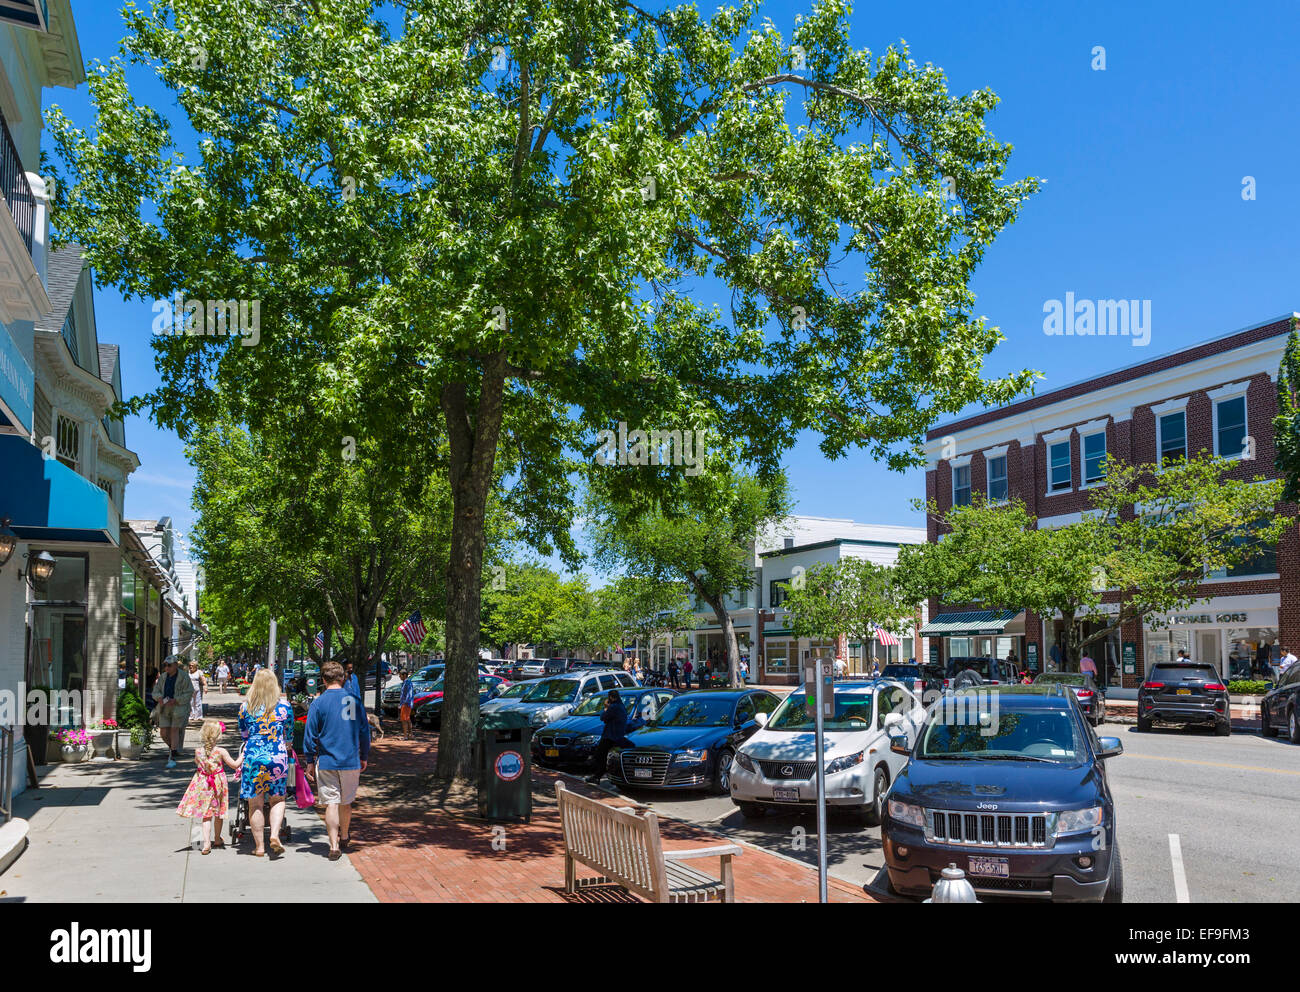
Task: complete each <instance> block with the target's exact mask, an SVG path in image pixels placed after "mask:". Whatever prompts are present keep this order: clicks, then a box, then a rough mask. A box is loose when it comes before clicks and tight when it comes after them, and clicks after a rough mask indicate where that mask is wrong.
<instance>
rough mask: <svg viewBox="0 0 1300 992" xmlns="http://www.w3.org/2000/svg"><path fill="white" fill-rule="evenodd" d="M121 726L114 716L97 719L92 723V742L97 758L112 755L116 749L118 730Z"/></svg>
mask: <svg viewBox="0 0 1300 992" xmlns="http://www.w3.org/2000/svg"><path fill="white" fill-rule="evenodd" d="M119 729H120V728H119V727H118V725H117V721H116V720H114V719H112V718H107V717H106V718H103V719H99V720H96V721H95V722H94V723H92V724H91V725H90V743H91V744H92V745H94V748H95V757H96V758H108V757H112V753H111V752H113V751H114V750H116V745H117V732H118V730H119Z"/></svg>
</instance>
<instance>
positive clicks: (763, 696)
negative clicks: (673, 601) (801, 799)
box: [749, 667, 1300, 716]
mask: <svg viewBox="0 0 1300 992" xmlns="http://www.w3.org/2000/svg"><path fill="white" fill-rule="evenodd" d="M1296 671H1297V672H1300V667H1297V668H1296ZM749 698H750V699H752V700H753V701H754V709H755V710H757V711H758V712H759V713H766V714H768V715H769V716H771V714H772V711H773V710H775V709H776V708H777V706H778V705H779V704H780V702H781V700H779V699H777V698H776V697H775V696H773V695H772V694H771V693H770V692H758V693H755V694H754V695H752V696H750V697H749Z"/></svg>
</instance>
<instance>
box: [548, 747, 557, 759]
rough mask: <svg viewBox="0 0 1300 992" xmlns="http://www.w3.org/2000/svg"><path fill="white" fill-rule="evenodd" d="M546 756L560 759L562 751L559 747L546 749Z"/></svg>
mask: <svg viewBox="0 0 1300 992" xmlns="http://www.w3.org/2000/svg"><path fill="white" fill-rule="evenodd" d="M545 754H546V756H547V757H548V758H558V757H559V756H560V749H559V748H558V747H548V748H546V749H545Z"/></svg>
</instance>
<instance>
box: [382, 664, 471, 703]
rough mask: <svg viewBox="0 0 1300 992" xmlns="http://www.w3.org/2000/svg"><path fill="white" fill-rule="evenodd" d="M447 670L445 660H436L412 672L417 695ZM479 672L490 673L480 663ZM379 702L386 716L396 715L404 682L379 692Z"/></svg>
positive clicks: (426, 689)
mask: <svg viewBox="0 0 1300 992" xmlns="http://www.w3.org/2000/svg"><path fill="white" fill-rule="evenodd" d="M446 670H447V663H446V662H445V661H436V662H433V663H432V664H429V665H425V666H424V667H423V668H421V669H418V670H417V671H414V672H412V673H411V679H410V680H411V681H412V682H414V683H415V693H416V695H417V696H421V695H424V694H425V693H427V692H429V691H430V687H431V686H432V685H433V684H434V683H435V682H437V681H438V680H439V679H441V678H442V676H443V673H444V672H445V671H446ZM478 673H479V675H480V676H482V675H490V674H491V673H490V672H489V671H488V669H487V666H486V665H484V664H482V663H480V664H479V666H478ZM379 703H380V705H381V706H382V707H383V709H384V716H396V715H397V713H398V710H399V709H400V708H401V704H402V683H401V682H395V683H394V684H393V685H390V686H388V687H386V688H385V689H384V690H383V692H381V693H380V694H379Z"/></svg>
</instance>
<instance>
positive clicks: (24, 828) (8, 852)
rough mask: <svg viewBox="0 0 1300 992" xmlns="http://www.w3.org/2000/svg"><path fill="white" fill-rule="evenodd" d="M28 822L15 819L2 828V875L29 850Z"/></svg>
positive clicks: (0, 850)
mask: <svg viewBox="0 0 1300 992" xmlns="http://www.w3.org/2000/svg"><path fill="white" fill-rule="evenodd" d="M28 829H29V827H28V824H27V821H26V820H24V819H22V818H21V817H15V818H14V819H12V820H10V821H9V822H8V823H6V824H5V825H4V826H2V827H0V875H3V874H4V873H5V872H6V871H7V870H8V868H9V866H10V865H12V864H13V863H14V862H15V861H17V860H18V857H19V855H21V854H22V853H23V851H25V850H26V849H27V833H28Z"/></svg>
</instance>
